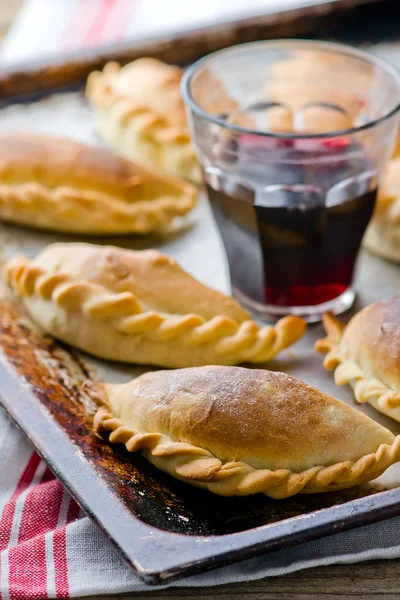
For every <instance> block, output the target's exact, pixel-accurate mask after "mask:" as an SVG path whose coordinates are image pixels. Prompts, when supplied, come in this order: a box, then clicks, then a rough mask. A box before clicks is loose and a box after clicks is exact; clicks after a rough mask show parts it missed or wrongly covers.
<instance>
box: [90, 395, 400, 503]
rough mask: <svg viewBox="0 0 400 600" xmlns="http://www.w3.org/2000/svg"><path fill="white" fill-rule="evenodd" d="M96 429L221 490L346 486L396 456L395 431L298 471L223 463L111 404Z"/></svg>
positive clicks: (271, 491) (179, 474)
mask: <svg viewBox="0 0 400 600" xmlns="http://www.w3.org/2000/svg"><path fill="white" fill-rule="evenodd" d="M94 430H95V431H96V432H97V433H102V432H107V433H108V434H109V441H110V442H112V443H119V444H124V445H125V447H126V449H127V450H128V451H129V452H137V451H139V450H140V451H142V452H143V454H144V456H145V457H146V458H147V459H148V460H149V461H150V462H151V463H153V464H154V465H155V466H157V467H158V468H159V469H161V470H162V471H165V472H167V473H169V474H170V475H172V476H173V477H175V478H177V479H179V480H181V481H184V482H186V483H189V484H191V485H195V486H197V487H202V488H205V489H208V490H209V491H210V492H213V493H214V494H217V495H221V496H248V495H251V494H256V493H263V494H266V495H267V496H269V497H270V498H275V499H283V498H288V497H290V496H293V495H295V494H298V493H302V494H311V493H319V492H328V491H334V490H339V489H345V488H348V487H353V486H355V485H358V484H361V483H365V482H367V481H371V480H372V479H375V478H376V477H378V476H379V475H381V474H382V473H383V472H384V471H385V470H386V469H387V468H388V467H389V466H391V465H392V464H393V463H394V462H397V461H398V460H399V458H400V436H397V437H396V438H395V440H394V442H393V444H392V445H388V444H381V445H380V446H379V447H378V449H377V450H376V452H374V453H372V454H368V455H365V456H363V457H361V458H360V459H359V460H357V461H343V462H339V463H336V464H334V465H329V466H323V465H318V466H315V467H313V468H310V469H307V470H305V471H302V472H300V473H294V472H292V471H290V470H289V469H277V470H275V471H272V470H268V469H256V468H254V467H251V466H250V465H249V464H247V463H246V462H241V461H240V462H239V461H231V462H225V463H223V462H222V461H221V460H220V459H218V458H217V457H215V456H214V455H213V454H212V453H211V452H208V451H207V450H205V449H203V448H200V447H198V446H194V445H192V444H189V443H183V442H176V441H174V440H172V439H171V438H170V437H169V436H167V435H164V434H160V433H157V432H154V433H141V432H137V431H134V430H133V429H130V428H129V427H125V426H124V425H123V423H122V421H121V420H120V419H118V418H116V417H114V416H113V414H112V411H111V409H110V408H109V407H102V408H99V410H98V411H97V413H96V415H95V418H94Z"/></svg>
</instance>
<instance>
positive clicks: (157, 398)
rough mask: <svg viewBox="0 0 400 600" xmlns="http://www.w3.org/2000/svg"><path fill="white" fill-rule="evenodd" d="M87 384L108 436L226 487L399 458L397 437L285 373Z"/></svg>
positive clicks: (346, 482)
mask: <svg viewBox="0 0 400 600" xmlns="http://www.w3.org/2000/svg"><path fill="white" fill-rule="evenodd" d="M85 389H86V392H87V393H89V394H90V395H91V396H92V397H93V398H94V399H96V400H97V401H100V402H101V403H104V404H105V407H103V408H100V409H99V411H98V413H97V414H96V417H95V429H96V430H97V431H100V432H101V431H106V432H109V433H110V441H111V442H118V443H121V444H124V445H125V446H126V448H127V450H128V451H129V452H136V451H139V450H140V451H142V452H143V454H144V456H145V457H146V458H147V459H148V460H149V461H150V462H152V463H153V464H154V465H155V466H156V467H158V468H159V469H161V470H163V471H166V472H167V473H169V474H170V475H172V476H173V477H176V478H177V479H181V480H182V481H185V482H186V483H190V484H192V485H196V486H199V487H202V488H206V489H208V490H210V491H211V492H214V493H215V494H220V495H223V496H234V495H237V496H247V495H249V494H256V493H258V492H261V493H264V494H267V496H270V497H271V498H287V497H288V496H293V495H294V494H298V493H313V492H328V491H331V490H338V489H342V488H348V487H352V486H354V485H357V484H359V483H363V482H365V481H369V480H371V479H375V478H376V477H378V476H379V475H380V474H381V473H383V471H385V470H386V469H387V468H388V467H389V466H390V465H391V464H393V463H394V462H396V461H398V460H399V458H400V436H399V437H397V438H395V437H394V435H393V434H392V433H391V432H390V431H389V430H388V429H386V428H385V427H382V425H379V424H378V423H376V422H375V421H373V420H372V419H370V418H369V417H367V416H366V415H364V414H362V413H361V412H359V411H357V410H355V409H354V408H351V407H350V406H348V405H347V404H345V403H344V402H341V401H340V400H336V399H335V398H332V397H331V396H327V395H326V394H324V393H323V392H321V391H319V390H317V389H315V388H312V387H310V386H309V385H307V384H305V383H303V382H302V381H299V380H298V379H295V378H294V377H291V376H289V375H286V374H284V373H273V372H271V371H265V370H257V369H244V368H240V367H216V366H209V367H201V368H193V369H179V370H175V371H158V372H153V373H146V374H145V375H142V376H141V377H139V378H137V379H134V380H133V381H131V382H129V383H126V384H122V385H107V384H106V385H104V386H103V385H102V384H96V383H93V382H88V383H87V384H86V385H85Z"/></svg>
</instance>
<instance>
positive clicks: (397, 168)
mask: <svg viewBox="0 0 400 600" xmlns="http://www.w3.org/2000/svg"><path fill="white" fill-rule="evenodd" d="M363 243H364V246H365V247H366V248H368V250H371V252H374V253H375V254H377V255H378V256H382V257H383V258H388V259H390V260H394V261H396V262H400V158H395V159H393V160H391V161H390V163H389V165H388V169H387V172H386V175H385V179H384V182H383V185H382V188H381V189H380V191H379V195H378V200H377V203H376V207H375V212H374V214H373V217H372V219H371V222H370V224H369V226H368V229H367V231H366V233H365V236H364V242H363Z"/></svg>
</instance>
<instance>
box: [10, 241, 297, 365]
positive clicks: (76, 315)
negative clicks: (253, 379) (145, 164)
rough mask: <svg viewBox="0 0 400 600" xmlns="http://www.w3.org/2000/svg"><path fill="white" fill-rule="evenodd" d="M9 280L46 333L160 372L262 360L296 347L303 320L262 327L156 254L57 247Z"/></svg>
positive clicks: (17, 262)
mask: <svg viewBox="0 0 400 600" xmlns="http://www.w3.org/2000/svg"><path fill="white" fill-rule="evenodd" d="M6 276H7V279H8V282H9V284H10V286H11V287H12V289H13V290H14V291H15V292H16V294H18V295H19V296H20V297H21V298H22V300H23V302H24V305H25V306H26V308H27V310H28V312H29V313H30V315H31V317H32V318H33V320H34V321H36V323H38V324H39V325H40V326H41V327H42V328H43V329H44V331H46V332H48V333H50V334H52V335H54V336H55V337H57V338H59V339H61V340H63V341H64V342H67V343H69V344H71V345H72V346H76V347H77V348H80V349H82V350H86V351H87V352H89V353H91V354H94V355H96V356H100V357H102V358H107V359H110V360H117V361H125V362H130V363H139V364H154V365H161V366H165V367H183V366H193V365H204V364H210V363H215V364H236V363H240V362H244V361H248V362H260V363H261V362H265V361H268V360H270V359H271V358H272V357H274V356H275V355H276V354H277V353H278V352H280V350H282V349H283V348H286V347H287V346H290V345H291V344H293V343H294V342H295V341H296V340H298V339H299V338H300V337H301V336H302V334H303V332H304V330H305V322H304V321H303V320H302V319H300V318H299V317H294V316H289V317H285V318H284V319H281V320H280V321H279V322H278V323H277V324H276V325H275V327H272V326H265V327H260V326H259V325H257V323H255V322H254V321H253V320H251V317H250V315H249V314H248V313H247V311H245V310H244V309H243V308H242V307H241V306H240V305H239V304H238V303H237V302H236V301H235V300H233V299H232V298H228V297H227V296H225V295H224V294H221V293H219V292H217V291H215V290H212V289H210V288H208V287H206V286H205V285H202V284H201V283H199V282H198V281H196V280H195V279H193V277H191V276H190V275H188V273H186V272H185V271H184V270H183V269H181V268H180V266H179V265H178V264H177V263H176V261H175V260H174V259H173V258H170V257H168V256H166V255H165V254H161V252H158V251H156V250H144V251H132V250H122V249H120V248H113V247H111V246H109V247H105V246H94V245H90V244H54V245H52V246H49V247H47V248H46V249H45V250H44V251H43V252H42V253H41V254H39V256H37V257H36V259H35V260H33V261H31V260H28V259H27V258H25V257H23V256H19V257H16V258H14V259H12V260H11V261H10V262H9V263H8V265H7V266H6Z"/></svg>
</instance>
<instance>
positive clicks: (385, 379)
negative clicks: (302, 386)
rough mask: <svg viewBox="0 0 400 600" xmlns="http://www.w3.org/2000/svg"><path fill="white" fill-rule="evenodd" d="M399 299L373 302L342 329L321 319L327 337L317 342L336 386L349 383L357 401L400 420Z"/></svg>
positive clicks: (336, 322) (330, 320) (332, 321)
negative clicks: (332, 373) (332, 371)
mask: <svg viewBox="0 0 400 600" xmlns="http://www.w3.org/2000/svg"><path fill="white" fill-rule="evenodd" d="M399 323H400V296H395V297H393V298H389V299H388V300H383V301H381V302H375V304H371V305H370V306H367V307H366V308H364V309H363V310H361V311H360V312H359V313H357V314H356V315H355V316H354V317H353V318H352V319H351V321H350V322H349V324H348V325H347V326H346V327H345V326H344V325H343V324H342V323H341V322H340V321H339V320H338V319H337V318H336V317H334V316H333V315H331V314H326V315H325V316H324V326H325V330H326V332H327V334H328V336H327V337H326V338H325V339H322V340H319V341H318V342H317V343H316V346H315V348H316V350H317V351H318V352H321V353H326V357H325V359H324V366H325V368H326V369H328V370H334V377H335V382H336V384H337V385H345V384H347V383H348V384H350V385H351V387H352V388H353V390H354V396H355V398H356V400H357V402H360V403H363V402H369V404H371V405H372V406H373V407H374V408H376V409H377V410H379V411H380V412H382V413H384V414H385V415H387V416H389V417H392V419H395V420H396V421H400V335H399Z"/></svg>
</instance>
